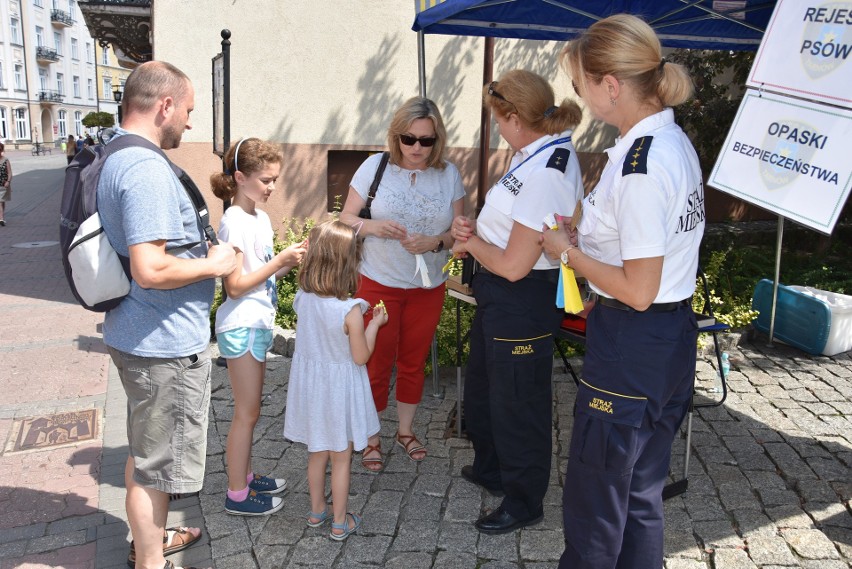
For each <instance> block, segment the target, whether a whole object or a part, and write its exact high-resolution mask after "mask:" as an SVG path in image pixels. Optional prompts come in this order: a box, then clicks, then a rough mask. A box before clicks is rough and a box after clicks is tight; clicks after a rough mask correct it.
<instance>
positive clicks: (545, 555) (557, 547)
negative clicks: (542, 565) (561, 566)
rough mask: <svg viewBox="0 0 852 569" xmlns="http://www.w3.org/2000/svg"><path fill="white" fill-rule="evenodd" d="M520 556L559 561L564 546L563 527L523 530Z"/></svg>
mask: <svg viewBox="0 0 852 569" xmlns="http://www.w3.org/2000/svg"><path fill="white" fill-rule="evenodd" d="M520 533H521V539H520V547H519V550H520V557H521V559H522V560H524V561H559V557H560V556H561V555H562V551H563V550H564V549H565V547H564V537H563V534H562V529H561V528H560V529H558V530H533V529H530V530H529V531H522V532H520Z"/></svg>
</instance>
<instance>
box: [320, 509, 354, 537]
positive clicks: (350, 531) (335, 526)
mask: <svg viewBox="0 0 852 569" xmlns="http://www.w3.org/2000/svg"><path fill="white" fill-rule="evenodd" d="M350 517H351V518H352V527H349V518H350ZM360 525H361V516H359V515H358V514H353V513H352V512H346V516H345V517H344V519H343V523H342V524H336V523H334V522H331V531H330V532H329V534H328V535H329V537H331V539H333V540H334V541H343V540H344V539H346V538H347V537H349V536H350V535H352V534H353V533H355V530H357V529H358V527H360ZM334 530H340V531H342V532H343V533H334Z"/></svg>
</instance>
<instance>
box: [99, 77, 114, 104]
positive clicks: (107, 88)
mask: <svg viewBox="0 0 852 569" xmlns="http://www.w3.org/2000/svg"><path fill="white" fill-rule="evenodd" d="M102 80H103V84H102V85H101V86H102V87H103V90H104V92H103V93H102V94H101V99H109V98H110V93H111V92H112V78H111V77H104V78H103V79H102Z"/></svg>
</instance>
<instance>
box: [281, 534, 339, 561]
mask: <svg viewBox="0 0 852 569" xmlns="http://www.w3.org/2000/svg"><path fill="white" fill-rule="evenodd" d="M342 548H343V543H342V542H337V541H334V540H331V539H329V538H328V536H324V537H306V538H304V539H302V540H301V541H299V543H297V544H296V545H295V546H293V555H292V557H291V558H290V563H291V564H292V563H297V564H301V565H321V566H323V567H331V566H332V564H333V563H334V559H335V558H336V557H337V555H338V554H339V553H340V550H341V549H342Z"/></svg>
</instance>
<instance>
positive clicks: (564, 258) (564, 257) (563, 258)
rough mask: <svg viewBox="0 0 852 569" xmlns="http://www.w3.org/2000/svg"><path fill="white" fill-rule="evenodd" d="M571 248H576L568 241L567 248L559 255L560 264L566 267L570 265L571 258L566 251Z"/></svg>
mask: <svg viewBox="0 0 852 569" xmlns="http://www.w3.org/2000/svg"><path fill="white" fill-rule="evenodd" d="M571 249H576V247H574V246H573V245H571V244H570V243H569V244H568V248H567V249H565V250H564V251H562V254H561V255H559V260H560V261H562V264H563V265H565V266H566V267H570V266H571V258H570V257H569V256H568V251H570V250H571Z"/></svg>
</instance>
